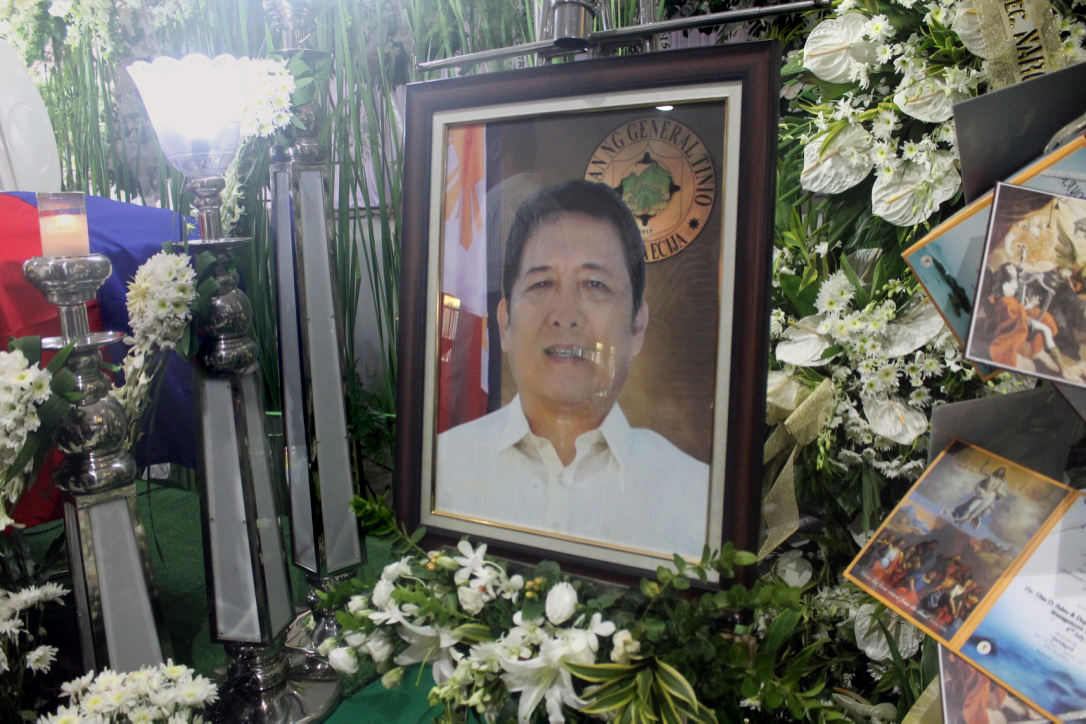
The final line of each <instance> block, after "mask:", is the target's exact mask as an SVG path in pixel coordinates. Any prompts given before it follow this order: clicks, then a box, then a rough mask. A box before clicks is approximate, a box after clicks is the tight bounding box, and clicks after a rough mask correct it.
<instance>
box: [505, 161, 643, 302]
mask: <svg viewBox="0 0 1086 724" xmlns="http://www.w3.org/2000/svg"><path fill="white" fill-rule="evenodd" d="M568 213H581V214H586V215H588V216H592V217H594V218H597V219H602V220H604V221H607V222H609V223H610V224H611V226H613V227H614V229H615V232H616V233H617V234H618V238H619V240H620V241H621V242H622V256H623V258H624V259H625V261H626V270H627V271H628V272H629V273H630V286H631V287H632V288H633V315H634V316H636V315H637V310H638V309H640V308H641V298H642V296H643V295H644V293H645V244H644V242H642V241H641V232H640V231H639V230H638V228H637V220H636V219H634V216H633V213H632V212H631V211H630V207H628V206H627V205H626V202H625V201H623V200H622V197H621V196H619V195H618V193H617V192H616V191H615V190H614V189H612V188H611V187H610V186H608V185H607V184H602V183H596V182H594V181H585V180H582V179H575V180H573V181H565V182H563V183H560V184H557V185H555V186H549V187H547V188H545V189H542V190H540V191H537V192H536V193H534V194H533V195H531V196H529V197H528V198H527V199H525V200H524V202H523V203H522V204H521V205H520V206H519V207H518V208H517V213H516V216H515V217H514V218H513V226H512V228H510V229H509V238H508V240H507V241H506V243H505V260H504V262H503V265H502V295H503V296H504V297H505V298H506V299H507V300H508V299H509V295H510V294H511V293H512V291H513V285H514V284H515V283H516V281H517V275H518V274H519V273H520V260H521V257H523V255H524V245H525V244H526V243H527V242H528V239H529V238H530V237H531V235H532V234H533V233H534V232H535V231H536V229H538V228H539V227H540V226H542V225H543V223H544V222H546V221H549V220H550V219H552V218H553V217H555V216H558V215H559V214H568Z"/></svg>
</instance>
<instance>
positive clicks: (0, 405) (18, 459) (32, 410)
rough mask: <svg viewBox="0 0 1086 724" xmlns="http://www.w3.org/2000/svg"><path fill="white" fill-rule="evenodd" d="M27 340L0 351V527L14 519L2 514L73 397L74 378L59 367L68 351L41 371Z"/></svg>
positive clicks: (33, 468)
mask: <svg viewBox="0 0 1086 724" xmlns="http://www.w3.org/2000/svg"><path fill="white" fill-rule="evenodd" d="M33 341H37V340H16V341H14V342H13V343H12V351H10V352H0V433H2V434H0V496H2V504H0V531H2V530H5V529H7V528H8V526H10V525H12V524H13V523H14V521H13V520H12V519H11V517H10V516H9V514H8V512H9V511H10V509H11V508H12V507H13V506H14V505H15V503H16V502H17V501H18V499H19V496H21V495H22V494H23V491H24V490H26V488H27V486H28V485H29V483H30V481H32V480H33V479H34V476H35V475H36V474H37V471H38V468H39V467H40V466H41V463H42V459H43V456H44V453H45V452H46V450H47V449H48V447H49V444H50V443H51V442H52V437H53V431H54V430H55V429H56V426H57V425H58V424H59V423H60V422H61V420H63V418H64V416H65V415H67V413H68V410H69V409H70V407H71V401H72V399H74V395H75V393H74V389H75V378H74V377H73V376H72V374H71V373H70V372H68V371H66V370H64V369H62V365H63V364H64V361H65V360H66V359H67V357H68V353H69V352H70V349H64V350H62V351H61V352H59V353H58V354H57V355H56V356H54V358H53V360H52V361H51V362H50V363H49V365H47V366H46V367H45V368H44V369H43V368H41V367H40V366H39V362H38V360H39V359H40V357H41V346H40V343H39V344H37V345H35V344H32V342H33ZM28 355H29V356H30V357H32V358H33V361H32V360H31V359H30V358H28Z"/></svg>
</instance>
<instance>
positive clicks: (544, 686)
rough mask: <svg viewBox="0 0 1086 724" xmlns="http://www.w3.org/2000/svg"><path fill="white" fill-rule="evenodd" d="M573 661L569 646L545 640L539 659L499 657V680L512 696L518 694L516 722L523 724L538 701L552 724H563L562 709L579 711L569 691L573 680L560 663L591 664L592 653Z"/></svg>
mask: <svg viewBox="0 0 1086 724" xmlns="http://www.w3.org/2000/svg"><path fill="white" fill-rule="evenodd" d="M584 654H586V655H587V656H585V655H582V656H580V657H577V656H575V655H574V654H573V652H572V651H571V650H570V647H569V644H568V643H567V642H565V641H562V640H560V639H547V640H545V641H544V642H543V643H542V644H541V645H540V647H539V655H538V656H536V657H534V658H531V659H525V660H521V659H509V658H505V657H503V658H502V660H501V662H502V669H504V672H505V673H503V674H502V680H503V681H504V682H505V686H506V688H508V689H509V692H510V693H512V694H520V704H519V706H518V708H517V722H518V723H519V724H527V722H529V721H531V718H532V714H533V712H535V710H536V707H538V706H539V703H540V702H541V701H544V700H545V701H546V707H547V718H548V720H549V721H550V722H552V724H558V722H564V721H565V720H566V719H565V715H564V714H563V713H562V705H563V704H565V705H566V706H570V707H573V708H574V709H580V708H581V707H583V706H584V705H585V701H584V700H583V699H581V698H580V697H578V696H577V692H576V691H575V690H574V688H573V676H572V675H571V674H570V673H569V669H567V668H566V667H565V665H564V664H563V661H564V660H567V659H568V660H571V661H574V662H575V663H582V664H591V663H593V661H592V653H591V652H590V651H588V650H587V649H586V650H585V652H584Z"/></svg>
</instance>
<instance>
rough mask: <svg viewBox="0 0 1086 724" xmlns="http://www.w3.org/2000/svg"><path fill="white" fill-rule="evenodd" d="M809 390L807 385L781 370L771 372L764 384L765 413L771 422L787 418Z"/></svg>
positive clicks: (809, 392)
mask: <svg viewBox="0 0 1086 724" xmlns="http://www.w3.org/2000/svg"><path fill="white" fill-rule="evenodd" d="M809 394H811V390H810V389H808V387H807V385H805V384H803V383H802V382H800V381H799V380H797V379H796V378H795V377H793V376H792V375H790V374H788V373H787V372H784V371H782V370H771V371H770V373H769V377H768V380H767V383H766V395H765V399H766V411H767V412H768V416H769V418H770V419H771V420H774V421H777V422H780V421H783V420H785V419H787V418H788V416H789V415H791V414H792V413H793V412H794V411H795V409H796V408H797V407H799V405H800V403H801V402H803V401H804V400H805V399H807V395H809Z"/></svg>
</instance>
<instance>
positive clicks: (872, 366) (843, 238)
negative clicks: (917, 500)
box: [770, 0, 1086, 555]
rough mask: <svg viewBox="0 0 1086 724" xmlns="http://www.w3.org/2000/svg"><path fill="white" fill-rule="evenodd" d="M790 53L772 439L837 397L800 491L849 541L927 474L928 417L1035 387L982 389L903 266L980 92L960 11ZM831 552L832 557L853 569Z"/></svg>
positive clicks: (904, 18)
mask: <svg viewBox="0 0 1086 724" xmlns="http://www.w3.org/2000/svg"><path fill="white" fill-rule="evenodd" d="M1061 8H1062V10H1061ZM1054 9H1055V10H1057V11H1058V15H1059V20H1058V25H1059V27H1060V29H1061V33H1062V37H1063V40H1064V43H1063V46H1062V53H1063V55H1064V56H1065V59H1067V60H1069V61H1073V60H1077V59H1082V58H1084V57H1086V50H1084V49H1083V41H1084V39H1086V25H1084V24H1083V23H1082V21H1081V20H1080V19H1079V17H1077V16H1075V15H1074V14H1073V13H1070V12H1069V11H1068V10H1067V9H1066V8H1063V6H1062V5H1060V4H1059V3H1057V4H1056V5H1055V6H1054ZM797 37H799V38H800V39H801V40H802V47H801V48H799V49H797V50H796V51H794V52H793V53H792V55H791V56H790V59H789V62H788V63H787V65H786V67H785V69H784V75H785V79H786V95H787V96H789V98H790V103H789V109H788V110H787V111H786V112H785V114H784V115H783V117H782V122H781V141H780V155H781V158H782V164H781V167H780V173H779V177H778V189H779V191H778V211H777V229H778V238H777V243H776V250H775V258H774V300H773V301H774V307H775V309H774V312H773V320H772V328H771V333H772V337H773V340H774V341H773V357H772V360H771V366H772V368H773V370H774V371H773V372H771V377H770V408H771V410H773V411H774V412H775V413H776V417H775V419H774V420H773V421H774V422H779V421H780V420H783V419H784V418H785V417H787V415H788V414H789V413H790V412H792V411H793V410H795V409H796V407H797V406H798V405H799V404H800V403H801V402H802V401H803V399H804V397H805V396H806V395H807V394H808V393H809V391H810V390H813V389H814V388H816V387H818V386H819V385H820V384H822V383H823V382H824V381H828V384H830V385H831V386H832V392H833V402H832V405H831V407H830V409H829V414H828V415H827V416H826V419H827V420H828V424H826V425H825V426H824V427H823V428H822V429H821V432H820V433H819V434H818V436H817V439H816V440H815V442H814V443H812V444H811V445H808V446H807V447H806V448H804V449H802V450H801V451H800V454H799V456H798V461H799V474H798V475H797V492H798V494H799V497H801V498H802V499H804V500H811V501H814V500H819V501H823V505H822V507H823V510H822V511H820V512H819V516H820V517H821V518H822V519H823V522H824V523H826V524H827V525H829V526H836V527H838V528H839V529H844V528H846V527H847V526H850V525H855V526H856V527H857V528H858V529H860V531H862V530H868V529H870V528H871V527H872V526H874V525H875V524H876V523H878V522H879V519H880V517H881V514H882V513H883V512H885V510H886V509H888V506H892V505H893V504H894V503H895V502H896V501H897V499H898V498H899V497H900V494H901V493H902V492H903V490H904V489H903V487H901V485H890V484H888V482H889V481H900V483H902V484H907V483H909V482H911V481H913V480H915V479H916V478H917V477H918V476H919V474H920V473H921V472H922V471H923V469H924V467H925V465H926V457H927V456H926V453H927V449H926V446H927V434H926V433H927V429H928V423H927V419H928V411H929V410H930V409H931V407H932V406H934V405H938V404H941V403H943V402H952V401H957V400H963V399H970V398H974V397H978V396H980V395H985V394H994V393H998V392H1002V391H1007V390H1010V389H1016V388H1019V387H1022V386H1025V385H1028V384H1031V383H1029V382H1027V381H1021V380H1018V379H1016V378H1014V377H1013V376H1010V375H1003V376H1001V377H999V378H996V380H994V381H990V382H985V381H983V380H981V379H979V378H978V377H977V375H976V373H975V370H974V369H973V367H972V366H971V364H969V363H968V362H965V361H964V360H963V358H962V356H961V352H960V349H959V347H958V344H957V342H956V341H955V340H954V338H953V337H952V336H951V335H950V334H949V332H948V331H946V330H945V329H944V327H943V324H942V321H941V319H940V318H939V316H938V315H937V313H936V312H935V310H934V309H933V308H932V307H931V306H930V304H928V303H927V300H926V297H925V295H924V293H923V291H922V289H921V288H920V287H919V285H918V284H917V283H916V281H915V279H913V277H912V275H911V273H910V272H909V271H908V269H907V267H906V266H905V264H904V262H903V261H902V259H901V258H900V252H901V251H903V250H904V248H905V247H906V246H907V245H908V244H909V243H910V242H911V241H913V240H915V239H916V238H918V232H920V233H922V232H923V230H924V229H925V228H927V227H929V226H931V225H934V224H936V223H937V222H938V221H940V220H941V219H942V218H943V217H944V216H946V215H949V214H951V213H953V212H954V211H955V210H957V207H958V203H959V201H960V196H961V194H960V186H961V182H960V177H959V175H958V170H957V169H958V158H957V148H956V145H955V135H954V126H953V119H952V115H951V107H952V104H953V103H954V102H956V101H958V100H963V99H965V98H967V97H970V96H973V95H977V94H979V93H983V92H984V91H986V90H987V88H988V84H989V78H988V65H987V61H986V60H985V58H984V45H983V42H982V40H981V35H980V29H979V26H978V24H977V19H976V15H975V14H974V13H973V12H972V5H971V3H967V2H961V1H959V0H941V1H940V2H936V3H916V2H913V0H885V1H883V2H857V1H856V0H841V1H840V2H837V3H835V4H834V7H833V11H832V12H831V13H830V14H829V15H828V16H826V17H824V18H823V19H822V20H821V22H819V23H817V24H816V25H814V26H813V27H812V28H811V29H810V30H808V31H803V32H801V33H799V34H798V36H797ZM857 513H859V514H860V517H859V519H858V520H857V519H855V517H854V516H856V515H857ZM843 542H844V543H845V545H844V547H843V548H842V550H841V551H840V553H841V554H842V555H848V554H851V553H854V552H855V548H854V544H853V543H852V542H850V541H847V540H846V541H843Z"/></svg>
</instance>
